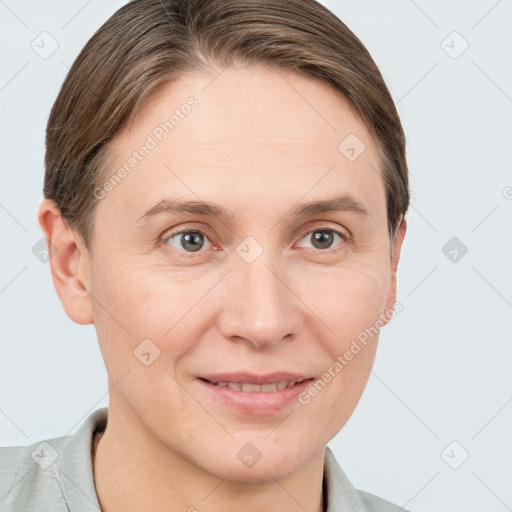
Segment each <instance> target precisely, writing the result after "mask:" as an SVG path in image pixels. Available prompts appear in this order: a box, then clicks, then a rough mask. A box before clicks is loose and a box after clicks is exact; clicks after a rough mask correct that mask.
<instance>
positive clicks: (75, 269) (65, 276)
mask: <svg viewBox="0 0 512 512" xmlns="http://www.w3.org/2000/svg"><path fill="white" fill-rule="evenodd" d="M37 218H38V220H39V224H40V225H41V228H42V230H43V233H44V236H45V237H46V240H47V243H48V256H49V262H50V268H51V272H52V278H53V285H54V286H55V290H56V291H57V295H58V296H59V298H60V300H61V302H62V305H63V306H64V310H65V311H66V313H67V315H68V316H69V318H71V320H73V322H76V323H78V324H92V323H93V315H92V303H91V300H92V299H91V296H90V294H89V292H88V290H89V280H90V267H91V266H90V256H89V251H88V250H87V248H86V247H85V246H84V244H83V243H82V241H81V240H80V237H79V236H78V234H77V233H76V232H72V231H71V230H70V228H69V227H68V223H67V222H66V220H65V219H64V218H63V217H62V215H61V214H60V211H59V209H58V208H57V205H56V204H55V202H54V201H52V200H50V199H43V201H42V202H41V204H40V205H39V210H38V215H37Z"/></svg>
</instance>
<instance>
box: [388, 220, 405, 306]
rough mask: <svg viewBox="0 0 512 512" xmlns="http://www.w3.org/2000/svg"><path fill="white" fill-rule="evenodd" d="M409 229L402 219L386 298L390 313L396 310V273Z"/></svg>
mask: <svg viewBox="0 0 512 512" xmlns="http://www.w3.org/2000/svg"><path fill="white" fill-rule="evenodd" d="M406 231H407V222H406V220H405V219H402V222H401V223H400V226H399V227H398V229H397V232H396V235H395V239H394V243H393V246H392V250H391V284H390V289H389V294H388V297H387V300H386V311H385V313H387V314H389V313H390V312H392V311H393V310H394V306H395V302H396V273H397V269H398V261H399V260H400V252H401V250H402V244H403V242H404V238H405V233H406Z"/></svg>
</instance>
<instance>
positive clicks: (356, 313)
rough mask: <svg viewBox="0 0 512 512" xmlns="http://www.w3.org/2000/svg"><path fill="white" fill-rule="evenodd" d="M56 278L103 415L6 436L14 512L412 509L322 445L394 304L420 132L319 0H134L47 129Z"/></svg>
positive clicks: (89, 54) (109, 25)
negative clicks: (92, 341) (101, 390)
mask: <svg viewBox="0 0 512 512" xmlns="http://www.w3.org/2000/svg"><path fill="white" fill-rule="evenodd" d="M44 194H45V199H44V200H43V202H42V203H41V205H40V209H39V222H40V224H41V227H42V229H43V231H44V233H45V236H46V238H47V239H48V245H49V251H50V263H51V271H52V276H53V280H54V284H55V288H56V290H57V293H58V294H59V297H60V299H61V301H62V304H63V306H64V308H65V310H66V312H67V314H68V315H69V317H70V318H71V319H72V320H73V321H75V322H77V323H80V324H94V326H95V329H96V332H97V336H98V341H99V344H100V348H101V352H102V355H103V358H104V361H105V365H106V368H107V372H108V375H109V407H108V409H107V408H104V409H99V410H96V411H94V413H93V414H91V415H90V416H89V417H88V418H87V420H86V422H85V423H84V424H83V425H82V427H81V428H80V429H79V430H78V431H77V432H76V433H75V434H73V435H72V436H68V437H65V438H56V439H50V440H47V441H44V442H42V443H38V444H37V445H32V446H31V447H10V448H2V449H1V452H0V453H1V460H2V463H1V464H2V466H1V472H2V474H1V476H2V484H1V486H2V489H1V494H0V496H1V497H3V503H2V506H4V507H6V510H20V511H21V510H23V511H27V510H45V509H48V510H50V509H51V510H54V511H56V510H72V511H73V510H77V511H78V510H99V509H101V510H103V511H105V512H113V511H117V510H122V511H131V510H151V511H153V510H154V511H160V510H162V511H163V510H166V511H168V510H189V511H194V510H198V511H203V510H205V511H217V510H229V509H230V508H234V507H236V508H237V509H242V510H246V511H252V510H265V511H273V510H288V511H295V510H297V511H298V510H308V511H328V512H333V511H335V510H350V511H377V510H378V511H387V510H389V511H392V510H403V509H400V507H398V506H396V505H393V504H392V503H390V502H388V501H386V500H384V499H382V498H379V497H377V496H374V495H371V494H369V493H365V492H363V491H359V490H356V489H354V487H353V486H352V485H351V484H350V482H349V480H348V479H347V477H346V476H345V475H344V473H343V471H342V470H341V468H340V466H339V465H338V463H337V461H336V459H335V458H334V456H333V454H332V452H331V451H330V450H329V448H328V447H327V443H328V442H329V441H330V440H331V439H332V438H333V437H334V436H335V435H336V434H337V433H338V432H339V431H340V430H341V428H342V427H343V426H344V424H345V423H346V422H347V420H348V419H349V417H350V415H351V414H352V412H353V410H354V408H355V406H356V405H357V403H358V401H359V399H360V397H361V394H362V392H363V390H364V387H365V385H366V382H367V380H368V377H369V374H370V371H371V367H372V364H373V361H374V357H375V351H376V348H377V341H378V331H379V330H380V328H382V327H383V326H384V325H385V324H386V323H387V322H388V321H389V319H390V318H391V317H392V316H393V313H394V307H395V302H396V270H397V265H398V261H399V257H400V249H401V246H402V242H403V239H404V236H405V232H406V222H405V219H404V216H405V213H406V211H407V208H408V204H409V189H408V176H407V164H406V158H405V140H404V135H403V131H402V127H401V123H400V120H399V117H398V114H397V112H396V109H395V106H394V104H393V101H392V99H391V96H390V94H389V92H388V90H387V88H386V85H385V83H384V81H383V79H382V76H381V74H380V73H379V71H378V69H377V67H376V65H375V63H374V62H373V60H372V59H371V57H370V55H369V54H368V52H367V51H366V49H365V48H364V47H363V45H362V44H361V42H360V41H359V40H358V39H357V38H356V37H355V36H354V34H352V33H351V32H350V30H349V29H348V28H347V27H346V26H345V25H344V24H343V23H342V22H341V21H340V20H339V19H338V18H337V17H336V16H334V14H332V13H331V12H330V11H328V10H327V9H326V8H325V7H323V6H321V5H320V4H318V3H317V2H315V1H314V0H259V1H250V0H209V1H208V2H205V1H198V0H186V1H177V0H168V1H166V0H163V1H158V0H134V1H132V2H130V3H128V4H127V5H126V6H124V7H123V8H121V9H120V10H119V11H117V12H116V13H115V14H114V15H113V16H112V17H111V18H110V19H109V20H108V21H107V22H106V23H105V24H104V25H103V26H102V27H101V28H100V29H99V30H98V31H97V32H96V33H95V34H94V36H93V37H92V38H91V40H90V41H89V42H88V43H87V45H86V46H85V47H84V49H83V50H82V52H81V53H80V55H79V56H78V58H77V59H76V61H75V63H74V64H73V66H72V68H71V70H70V72H69V74H68V76H67V78H66V80H65V82H64V84H63V86H62V89H61V91H60V93H59V96H58V98H57V100H56V102H55V104H54V106H53V109H52V112H51V115H50V119H49V122H48V127H47V148H46V176H45V185H44Z"/></svg>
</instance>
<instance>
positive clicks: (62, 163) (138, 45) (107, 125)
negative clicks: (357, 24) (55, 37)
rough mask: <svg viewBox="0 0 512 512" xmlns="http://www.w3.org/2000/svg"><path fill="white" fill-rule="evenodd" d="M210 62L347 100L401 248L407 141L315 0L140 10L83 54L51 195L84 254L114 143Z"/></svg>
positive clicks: (62, 99) (52, 156) (370, 75)
mask: <svg viewBox="0 0 512 512" xmlns="http://www.w3.org/2000/svg"><path fill="white" fill-rule="evenodd" d="M211 63H215V64H217V65H219V66H221V67H225V66H229V65H230V64H235V63H243V64H251V63H257V64H265V65H269V66H272V67H277V68H281V69H287V70H293V71H295V72H297V73H300V74H303V75H306V76H308V77H313V78H316V79H317V80H320V81H322V82H325V83H328V84H330V85H331V86H332V87H333V88H334V89H335V90H337V91H339V92H340V93H342V94H343V95H344V97H346V98H347V99H348V101H349V102H350V104H351V105H352V106H353V108H354V109H355V111H356V112H357V113H358V114H359V115H360V117H361V118H362V120H363V122H364V123H365V125H366V126H367V128H368V129H369V131H370V133H371V134H372V136H374V137H375V139H376V142H377V144H378V146H379V150H380V153H381V158H382V167H383V179H384V183H385V188H386V201H387V217H388V231H389V234H390V237H391V238H392V239H394V237H395V234H396V231H397V228H398V227H399V224H400V222H401V220H402V218H403V216H404V215H405V213H406V211H407V209H408V206H409V195H410V193H409V182H408V171H407V162H406V156H405V137H404V133H403V129H402V125H401V123H400V119H399V116H398V113H397V110H396V107H395V104H394V102H393V99H392V97H391V95H390V93H389V91H388V89H387V87H386V84H385V83H384V79H383V78H382V75H381V74H380V72H379V70H378V68H377V66H376V64H375V62H374V61H373V59H372V57H371V56H370V54H369V53H368V51H367V50H366V48H365V47H364V45H363V44H362V43H361V41H360V40H359V39H358V38H357V37H356V36H355V35H354V34H353V33H352V32H351V31H350V30H349V29H348V27H347V26H346V25H345V24H344V23H343V22H342V21H341V20H340V19H339V18H337V17H336V16H335V15H334V14H333V13H332V12H331V11H329V10H328V9H327V8H325V7H324V6H322V5H321V4H320V3H318V2H316V1H315V0H133V1H131V2H129V3H128V4H126V5H125V6H124V7H122V8H121V9H119V10H118V11H117V12H115V13H114V14H113V15H112V16H111V17H110V18H109V19H108V20H107V21H106V22H105V24H103V25H102V26H101V27H100V28H99V29H98V30H97V31H96V33H95V34H94V35H93V36H92V37H91V39H90V40H89V41H88V42H87V44H86V45H85V46H84V48H83V49H82V51H81V52H80V54H79V55H78V57H77V59H76V60H75V62H74V63H73V66H72V67H71V69H70V71H69V73H68V75H67V77H66V79H65V81H64V83H63V85H62V88H61V90H60V92H59V95H58V97H57V99H56V101H55V104H54V105H53V108H52V111H51V114H50V117H49V120H48V126H47V131H46V155H45V166H46V173H45V180H44V196H45V197H46V198H48V199H52V200H54V201H55V202H56V204H57V206H58V208H59V210H60V212H61V214H62V216H63V217H64V218H65V219H66V220H67V221H69V223H70V224H71V225H73V226H74V227H75V228H76V229H77V231H78V233H79V234H80V236H81V237H82V239H83V242H84V244H85V245H86V247H88V246H89V243H90V239H91V236H92V235H91V232H92V223H93V218H94V211H95V209H94V207H95V204H96V202H97V198H96V197H95V195H94V193H93V191H94V190H95V188H96V187H97V186H98V185H99V184H101V182H102V180H103V179H104V178H103V175H104V171H105V169H106V168H108V156H109V154H108V152H107V149H108V143H109V142H110V141H111V140H112V138H113V137H114V136H115V135H116V134H117V133H118V132H119V131H120V129H121V128H122V127H123V126H124V125H125V124H126V123H127V122H128V121H129V120H131V119H133V117H134V116H135V114H136V113H137V112H138V111H139V110H140V108H141V107H142V106H143V105H144V103H145V102H146V101H147V100H148V98H149V97H150V96H151V95H152V94H153V93H154V92H156V90H157V88H159V87H161V86H162V85H164V84H166V83H169V82H170V81H172V80H176V79H177V78H179V76H180V74H182V73H183V72H186V71H194V70H203V69H205V68H208V65H209V64H211ZM340 142H341V141H340Z"/></svg>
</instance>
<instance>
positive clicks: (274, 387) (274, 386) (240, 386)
mask: <svg viewBox="0 0 512 512" xmlns="http://www.w3.org/2000/svg"><path fill="white" fill-rule="evenodd" d="M296 383H297V381H295V380H292V381H286V380H280V381H279V382H272V383H269V384H261V385H259V384H250V383H248V382H242V383H241V382H212V384H215V385H216V386H219V387H221V388H225V387H228V388H230V389H234V390H236V391H246V392H247V393H254V392H261V391H263V392H266V393H273V392H275V391H281V390H283V389H286V388H291V387H293V386H295V384H296Z"/></svg>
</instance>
